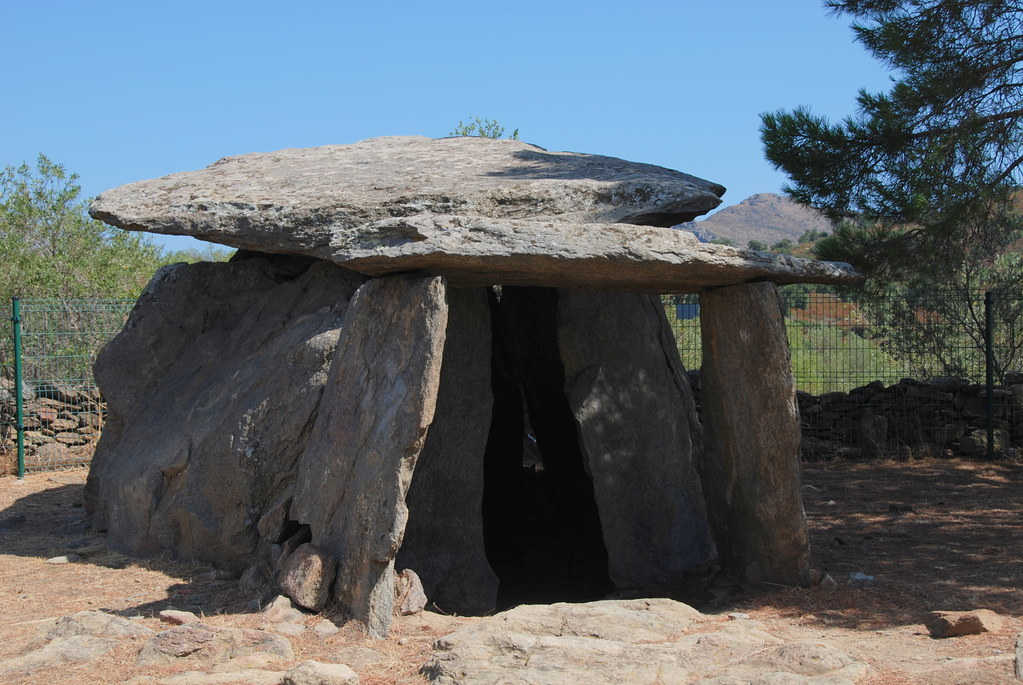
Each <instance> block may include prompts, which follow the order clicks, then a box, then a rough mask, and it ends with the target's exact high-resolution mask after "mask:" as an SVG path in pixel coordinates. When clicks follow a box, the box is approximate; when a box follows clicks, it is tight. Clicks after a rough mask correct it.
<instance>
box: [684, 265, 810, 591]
mask: <svg viewBox="0 0 1023 685" xmlns="http://www.w3.org/2000/svg"><path fill="white" fill-rule="evenodd" d="M700 305H701V310H700V325H701V330H702V337H703V374H702V382H703V420H704V427H705V429H706V433H705V439H706V450H705V461H704V467H703V485H704V492H705V494H706V496H707V503H708V506H709V510H710V514H711V524H712V525H713V527H714V533H715V536H716V538H717V543H718V550H719V552H720V553H721V558H722V562H723V563H724V564H725V566H726V567H728V568H731V569H733V570H736V571H738V572H739V573H741V574H742V575H743V576H744V577H746V578H747V579H749V580H766V581H771V582H775V583H785V584H792V585H795V584H805V583H806V582H807V581H808V580H809V563H810V545H809V540H808V537H807V529H806V515H805V513H804V511H803V500H802V495H801V493H800V473H799V408H798V405H797V404H796V386H795V381H794V380H793V378H792V368H791V363H790V360H789V346H788V340H787V338H786V336H785V322H784V319H783V317H782V311H781V301H780V300H779V298H778V290H777V288H775V286H774V284H773V283H749V284H745V285H736V286H729V287H727V288H718V289H715V290H709V291H705V292H703V293H702V294H701V295H700Z"/></svg>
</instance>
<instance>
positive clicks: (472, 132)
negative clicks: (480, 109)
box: [448, 117, 519, 140]
mask: <svg viewBox="0 0 1023 685" xmlns="http://www.w3.org/2000/svg"><path fill="white" fill-rule="evenodd" d="M448 135H452V136H476V137H479V138H504V126H502V125H501V124H500V123H498V122H497V120H496V119H483V118H481V117H470V118H469V121H468V122H465V121H459V122H458V125H457V126H455V128H454V130H453V131H451V133H449V134H448ZM508 138H510V139H511V140H518V139H519V129H515V130H514V131H512V134H511V135H510V136H508Z"/></svg>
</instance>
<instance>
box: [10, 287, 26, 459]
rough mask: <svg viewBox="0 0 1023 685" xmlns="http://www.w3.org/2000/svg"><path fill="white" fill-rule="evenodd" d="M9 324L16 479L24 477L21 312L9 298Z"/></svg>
mask: <svg viewBox="0 0 1023 685" xmlns="http://www.w3.org/2000/svg"><path fill="white" fill-rule="evenodd" d="M11 323H13V324H14V326H13V327H14V407H15V409H14V411H15V418H14V421H15V423H16V424H17V425H15V426H14V430H15V431H17V433H18V478H19V479H22V478H24V477H25V407H24V404H23V402H22V378H21V310H20V307H19V301H18V298H17V297H14V298H11Z"/></svg>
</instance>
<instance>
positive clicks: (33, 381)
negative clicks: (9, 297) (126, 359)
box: [0, 299, 134, 473]
mask: <svg viewBox="0 0 1023 685" xmlns="http://www.w3.org/2000/svg"><path fill="white" fill-rule="evenodd" d="M133 304H134V301H132V300H65V299H24V300H20V301H19V302H18V306H17V316H15V310H14V308H13V307H12V308H11V310H9V311H10V312H11V315H10V316H8V317H4V319H5V321H4V322H3V324H4V325H3V326H2V327H0V466H2V467H3V470H4V471H5V472H8V473H11V472H16V471H18V470H19V460H20V462H21V465H22V466H23V468H24V471H26V472H32V471H46V470H54V469H62V468H71V467H77V466H85V465H88V463H89V462H90V460H91V458H92V452H93V449H94V448H95V443H96V441H97V440H98V439H99V435H100V432H101V431H102V428H103V422H104V420H105V417H106V409H105V406H104V403H103V401H102V398H101V397H100V393H99V390H98V389H97V387H96V382H95V379H94V378H93V374H92V364H93V362H94V361H95V358H96V354H97V353H98V352H99V350H100V348H101V347H102V346H103V345H104V344H105V343H106V342H107V341H108V340H109V339H110V338H112V337H113V336H114V335H116V334H117V332H118V331H119V330H121V327H122V326H123V325H124V322H125V321H126V319H127V316H128V313H129V312H130V311H131V307H132V305H133ZM15 319H17V320H15ZM16 329H17V332H18V333H19V334H20V335H18V338H19V342H20V349H19V350H18V351H19V354H17V355H16V354H15V331H16ZM19 362H20V364H19ZM19 366H20V368H19ZM19 376H20V386H21V387H20V394H21V402H20V403H19V402H18V401H17V399H18V397H17V396H18V387H17V386H18V383H17V382H16V381H17V380H19V378H18V377H19ZM19 404H20V405H21V410H22V412H21V426H22V429H23V430H22V431H21V445H20V447H19V444H18V443H19V440H18V437H19V436H18V430H17V426H18V411H17V410H18V405H19ZM19 452H20V453H21V454H20V458H19Z"/></svg>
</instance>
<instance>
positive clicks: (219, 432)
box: [85, 254, 364, 568]
mask: <svg viewBox="0 0 1023 685" xmlns="http://www.w3.org/2000/svg"><path fill="white" fill-rule="evenodd" d="M363 280H364V279H363V277H361V276H358V275H357V274H353V273H351V272H347V271H345V270H343V269H340V268H338V267H336V266H333V265H331V264H328V263H325V262H314V261H312V260H308V259H303V258H293V257H273V256H254V255H244V254H239V256H238V257H237V258H236V259H235V260H234V261H232V262H231V263H229V264H193V265H186V264H177V265H173V266H168V267H164V268H163V269H162V270H161V271H160V272H158V273H157V274H156V276H154V278H153V280H152V281H151V282H150V284H149V286H148V287H147V288H146V290H145V292H144V293H143V294H142V296H141V297H140V298H139V301H138V303H137V304H136V305H135V308H134V309H133V310H132V313H131V316H130V317H129V319H128V322H127V323H126V324H125V327H124V329H123V330H122V331H121V332H120V333H119V334H118V335H117V336H116V337H115V338H114V339H113V340H112V341H111V342H110V343H109V344H108V345H107V346H106V347H104V348H103V351H102V352H101V354H100V355H99V358H98V360H97V361H96V366H95V373H96V381H97V383H98V385H99V387H100V390H101V391H102V393H103V396H104V397H105V398H106V400H107V410H108V418H107V422H106V425H105V426H104V429H103V436H102V438H101V440H100V443H99V445H98V446H97V448H96V453H95V456H94V457H93V461H92V467H91V469H90V471H89V479H88V482H87V485H86V492H85V504H86V507H87V508H88V510H89V511H90V513H91V515H92V520H93V523H94V524H95V525H96V526H98V527H100V528H105V529H108V530H109V534H110V541H111V543H112V544H114V545H116V546H118V547H120V548H122V549H125V550H129V551H132V552H137V553H156V552H159V551H163V550H169V551H172V552H173V553H175V554H177V555H179V556H181V557H183V558H189V559H192V558H194V559H205V560H207V561H212V562H218V563H221V564H223V565H226V566H229V567H234V568H240V567H242V566H244V565H245V564H246V563H247V560H248V559H249V558H251V556H252V555H253V553H254V551H255V548H256V545H257V542H258V539H259V535H258V531H257V522H258V521H259V519H260V518H261V516H262V514H263V512H264V510H265V509H267V508H269V507H270V505H271V503H272V501H273V500H274V498H275V497H277V496H278V495H279V494H280V493H281V492H282V491H284V490H286V489H287V488H288V487H289V486H290V484H291V482H292V481H294V478H295V469H296V465H297V460H298V457H299V455H300V454H301V453H302V450H303V446H304V444H305V441H306V437H307V435H308V433H309V430H310V428H311V426H312V423H313V420H314V419H315V417H316V411H317V406H318V403H319V400H320V393H321V392H322V389H323V385H324V383H325V381H326V379H327V369H328V368H329V366H330V363H331V360H332V359H333V357H334V349H335V346H336V345H337V340H338V336H339V334H340V330H341V327H342V324H343V322H344V317H345V312H346V310H347V307H348V302H349V299H350V298H351V296H352V294H353V293H354V292H355V289H356V288H357V287H358V286H359V284H360V283H361V282H362V281H363Z"/></svg>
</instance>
